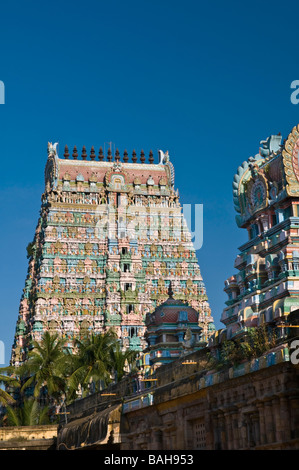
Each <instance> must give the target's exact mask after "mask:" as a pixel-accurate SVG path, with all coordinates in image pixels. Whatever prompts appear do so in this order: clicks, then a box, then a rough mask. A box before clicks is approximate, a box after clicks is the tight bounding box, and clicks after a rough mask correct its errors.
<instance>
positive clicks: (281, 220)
mask: <svg viewBox="0 0 299 470" xmlns="http://www.w3.org/2000/svg"><path fill="white" fill-rule="evenodd" d="M281 139H282V138H281V135H280V134H279V135H272V136H270V137H269V138H268V139H267V140H265V141H261V142H260V144H261V147H260V149H259V153H258V154H257V155H255V156H254V157H250V158H249V159H248V160H247V161H245V162H243V164H242V165H241V166H240V167H239V168H238V171H237V173H236V175H235V177H234V181H233V200H234V205H235V209H236V211H237V214H238V215H237V216H236V221H237V224H238V226H239V227H241V228H245V229H247V232H248V241H247V242H246V243H245V244H244V245H242V246H241V247H240V254H239V255H238V256H237V258H236V260H235V268H236V269H237V270H238V272H237V274H235V275H233V276H231V277H230V278H229V279H227V280H226V281H225V289H224V290H225V291H226V292H227V294H228V301H227V302H226V305H227V307H226V308H225V309H224V311H223V314H222V317H221V321H222V322H223V323H224V325H225V330H224V332H222V334H224V333H225V337H227V338H228V339H231V338H236V337H240V336H241V335H242V334H243V333H244V332H245V331H246V329H247V328H248V327H251V326H257V325H262V324H271V325H272V326H279V327H283V324H284V323H285V321H286V319H287V316H288V315H289V313H290V312H292V311H293V310H295V309H298V307H299V216H298V215H299V213H298V204H299V165H298V163H299V161H298V152H299V125H298V126H296V127H294V128H293V130H292V132H291V133H290V134H289V135H288V137H287V139H286V140H285V141H284V142H282V140H281ZM279 331H283V330H282V328H279Z"/></svg>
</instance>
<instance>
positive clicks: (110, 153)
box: [107, 147, 112, 162]
mask: <svg viewBox="0 0 299 470" xmlns="http://www.w3.org/2000/svg"><path fill="white" fill-rule="evenodd" d="M107 160H108V162H111V160H112V152H111V148H110V147H109V149H108V156H107Z"/></svg>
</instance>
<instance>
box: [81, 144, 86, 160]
mask: <svg viewBox="0 0 299 470" xmlns="http://www.w3.org/2000/svg"><path fill="white" fill-rule="evenodd" d="M81 157H82V160H86V159H87V152H86V147H85V145H83V148H82V154H81Z"/></svg>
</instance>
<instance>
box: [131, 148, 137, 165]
mask: <svg viewBox="0 0 299 470" xmlns="http://www.w3.org/2000/svg"><path fill="white" fill-rule="evenodd" d="M132 162H134V163H136V162H137V155H136V152H135V150H133V153H132Z"/></svg>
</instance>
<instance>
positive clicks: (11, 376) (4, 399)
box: [0, 366, 21, 406]
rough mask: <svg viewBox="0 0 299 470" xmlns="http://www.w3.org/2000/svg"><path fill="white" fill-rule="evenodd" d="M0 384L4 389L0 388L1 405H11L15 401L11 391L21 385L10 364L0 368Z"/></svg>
mask: <svg viewBox="0 0 299 470" xmlns="http://www.w3.org/2000/svg"><path fill="white" fill-rule="evenodd" d="M0 385H3V386H4V387H5V389H3V388H0V404H1V405H3V406H6V405H12V404H13V403H15V401H16V400H15V399H14V398H13V396H12V394H11V392H13V391H14V390H16V389H19V388H20V387H21V378H20V377H19V376H18V374H17V373H16V369H15V368H14V367H12V366H7V367H1V368H0Z"/></svg>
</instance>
